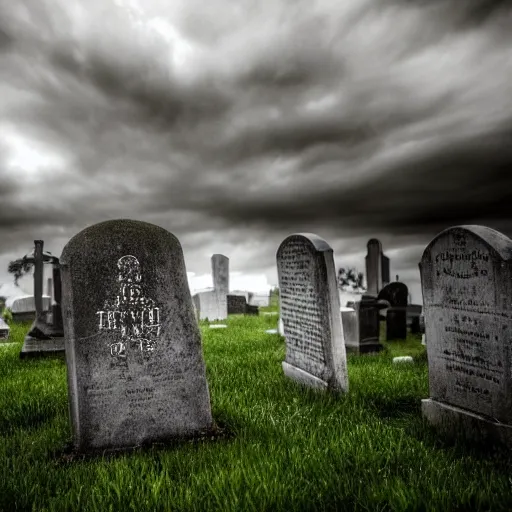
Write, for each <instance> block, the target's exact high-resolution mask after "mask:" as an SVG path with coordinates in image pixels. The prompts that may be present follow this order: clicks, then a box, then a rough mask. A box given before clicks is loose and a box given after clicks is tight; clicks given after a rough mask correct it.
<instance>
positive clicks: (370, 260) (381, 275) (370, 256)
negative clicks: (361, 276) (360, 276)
mask: <svg viewBox="0 0 512 512" xmlns="http://www.w3.org/2000/svg"><path fill="white" fill-rule="evenodd" d="M366 247H367V249H368V253H367V255H366V256H365V265H366V288H367V293H368V294H370V295H373V296H376V295H377V294H378V293H379V291H380V290H381V289H382V287H383V286H385V285H386V284H388V283H389V282H390V275H389V258H388V257H387V256H384V254H383V252H382V244H381V243H380V241H379V240H377V239H376V238H372V239H371V240H369V241H368V244H367V245H366Z"/></svg>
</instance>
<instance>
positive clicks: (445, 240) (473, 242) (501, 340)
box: [420, 226, 512, 447]
mask: <svg viewBox="0 0 512 512" xmlns="http://www.w3.org/2000/svg"><path fill="white" fill-rule="evenodd" d="M511 262H512V241H511V240H510V239H509V238H507V237H506V236H504V235H503V234H501V233H499V232H498V231H495V230H493V229H491V228H487V227H484V226H457V227H453V228H449V229H446V230H445V231H443V232H441V233H440V234H439V235H438V236H436V237H435V238H434V240H432V242H430V244H429V245H428V246H427V247H426V249H425V251H424V253H423V257H422V259H421V263H420V274H421V284H422V292H423V312H424V315H425V330H426V332H425V334H426V337H427V339H428V344H427V354H428V365H429V385H430V398H429V399H426V400H422V412H423V414H424V416H425V417H426V418H427V419H428V421H430V422H431V423H432V424H433V425H435V426H436V427H438V428H439V429H440V430H442V431H444V432H446V433H449V434H451V435H453V434H455V433H456V432H461V433H464V434H465V435H466V436H467V437H470V438H477V439H486V438H496V439H500V440H501V441H502V442H504V443H505V444H507V445H508V446H509V447H512V376H511V368H512V366H511V340H512V336H511V334H512V316H511V314H512V305H511V300H510V298H511V297H512V266H511Z"/></svg>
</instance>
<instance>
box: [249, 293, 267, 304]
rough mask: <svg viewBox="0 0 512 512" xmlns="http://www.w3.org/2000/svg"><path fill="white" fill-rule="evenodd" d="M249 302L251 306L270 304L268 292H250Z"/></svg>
mask: <svg viewBox="0 0 512 512" xmlns="http://www.w3.org/2000/svg"><path fill="white" fill-rule="evenodd" d="M249 304H250V305H251V306H261V307H268V306H270V293H251V294H250V296H249Z"/></svg>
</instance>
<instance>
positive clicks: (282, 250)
mask: <svg viewBox="0 0 512 512" xmlns="http://www.w3.org/2000/svg"><path fill="white" fill-rule="evenodd" d="M276 258H277V273H278V278H279V290H280V319H281V320H282V321H283V328H284V337H285V340H286V358H285V361H283V370H284V373H285V375H286V376H287V377H289V378H291V379H293V380H295V381H297V382H300V383H302V384H305V385H307V386H311V387H317V388H324V389H325V388H329V389H333V390H339V391H348V375H347V359H346V353H345V343H344V337H343V326H342V320H341V315H340V301H339V295H338V289H337V283H336V271H335V268H334V258H333V250H332V248H331V247H330V246H329V244H328V243H327V242H326V241H325V240H323V239H322V238H320V237H318V236H317V235H314V234H312V233H298V234H294V235H290V236H289V237H287V238H286V239H285V240H284V241H283V242H282V243H281V245H280V246H279V249H278V251H277V255H276Z"/></svg>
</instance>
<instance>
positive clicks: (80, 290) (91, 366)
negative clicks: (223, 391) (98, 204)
mask: <svg viewBox="0 0 512 512" xmlns="http://www.w3.org/2000/svg"><path fill="white" fill-rule="evenodd" d="M61 268H62V292H63V294H62V299H63V300H62V304H63V316H64V320H65V324H64V329H65V335H66V336H65V341H66V363H67V370H68V389H69V403H70V414H71V420H72V425H73V433H74V445H75V448H77V449H78V450H80V451H87V450H92V449H113V448H122V447H129V446H134V445H139V444H141V443H146V442H152V441H164V440H166V439H169V438H174V437H177V436H188V435H193V434H196V433H198V432H199V431H202V430H204V429H208V428H209V427H210V426H211V424H212V417H211V409H210V399H209V392H208V385H207V382H206V374H205V364H204V360H203V355H202V348H201V334H200V330H199V326H198V324H197V321H196V319H195V318H194V309H193V305H192V299H191V296H190V290H189V287H188V282H187V275H186V270H185V262H184V258H183V252H182V249H181V245H180V243H179V241H178V239H177V238H176V237H175V236H174V235H172V234H171V233H169V232H168V231H166V230H165V229H162V228H160V227H158V226H155V225H152V224H148V223H145V222H138V221H132V220H113V221H107V222H102V223H100V224H96V225H94V226H91V227H89V228H86V229H84V230H83V231H81V232H80V233H78V234H77V235H76V236H74V237H73V238H72V239H71V240H70V241H69V242H68V244H67V245H66V247H65V248H64V250H63V252H62V257H61Z"/></svg>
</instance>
